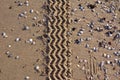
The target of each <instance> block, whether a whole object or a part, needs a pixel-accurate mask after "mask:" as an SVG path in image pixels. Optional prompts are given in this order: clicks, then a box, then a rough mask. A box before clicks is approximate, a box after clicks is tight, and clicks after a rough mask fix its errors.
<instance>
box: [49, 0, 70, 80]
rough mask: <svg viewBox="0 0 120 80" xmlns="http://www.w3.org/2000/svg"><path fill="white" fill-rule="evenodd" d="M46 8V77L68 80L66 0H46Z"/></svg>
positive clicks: (52, 79)
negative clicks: (47, 49)
mask: <svg viewBox="0 0 120 80" xmlns="http://www.w3.org/2000/svg"><path fill="white" fill-rule="evenodd" d="M48 9H49V22H48V28H49V33H48V36H49V38H50V42H49V43H48V48H49V51H48V57H49V62H48V79H49V80H68V79H69V78H68V72H69V67H68V61H69V58H68V56H67V55H68V54H69V53H68V52H70V51H69V48H68V41H69V39H68V37H67V32H68V0H48ZM69 80H70V79H69Z"/></svg>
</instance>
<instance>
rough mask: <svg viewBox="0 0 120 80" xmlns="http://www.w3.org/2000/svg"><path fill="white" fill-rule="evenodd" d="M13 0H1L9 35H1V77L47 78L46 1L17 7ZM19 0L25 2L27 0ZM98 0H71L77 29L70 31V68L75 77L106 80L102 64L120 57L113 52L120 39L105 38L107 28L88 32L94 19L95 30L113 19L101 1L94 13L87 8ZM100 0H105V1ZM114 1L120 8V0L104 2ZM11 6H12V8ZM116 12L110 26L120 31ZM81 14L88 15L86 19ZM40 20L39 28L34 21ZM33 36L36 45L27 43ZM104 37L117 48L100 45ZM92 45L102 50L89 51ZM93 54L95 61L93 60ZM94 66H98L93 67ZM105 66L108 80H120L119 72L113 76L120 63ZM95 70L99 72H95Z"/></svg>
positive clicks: (0, 17) (1, 28)
mask: <svg viewBox="0 0 120 80" xmlns="http://www.w3.org/2000/svg"><path fill="white" fill-rule="evenodd" d="M14 1H15V0H1V1H0V34H2V32H5V33H6V34H7V35H8V37H7V38H3V36H2V35H0V80H24V78H25V76H29V77H30V80H46V77H47V74H46V73H45V69H46V68H45V67H46V59H45V55H46V53H44V52H45V51H46V39H44V37H43V35H44V34H45V32H44V30H46V26H45V25H43V22H44V21H43V19H45V17H44V14H47V12H46V11H45V9H43V8H42V6H43V5H44V4H45V2H46V0H34V1H32V0H29V3H30V5H29V6H28V7H27V6H17V3H14ZM16 1H17V0H16ZM20 1H21V2H24V1H25V0H20ZM95 1H96V0H70V1H69V2H70V13H71V10H72V9H75V8H76V9H77V11H75V12H74V14H73V15H69V16H70V19H71V20H72V22H71V23H70V25H69V26H70V28H71V29H72V28H73V27H75V28H76V30H75V31H72V32H71V33H72V35H71V36H70V39H71V40H72V43H71V45H70V49H71V50H72V56H71V63H72V65H71V69H72V79H73V80H104V72H103V71H101V70H100V67H99V63H100V62H101V61H106V60H110V61H112V62H114V59H115V58H117V59H119V57H117V56H114V55H113V52H114V51H118V50H119V49H120V43H119V44H118V43H117V45H116V43H115V42H117V41H113V40H112V38H113V37H106V36H105V32H107V30H103V31H102V32H97V31H93V35H92V36H91V34H90V32H89V29H90V28H89V27H88V26H87V24H88V23H90V22H91V21H93V22H94V24H95V26H94V29H95V28H96V27H102V28H103V25H106V24H107V21H109V20H111V19H112V14H111V13H106V12H104V11H102V10H101V5H100V4H97V7H95V12H91V10H90V9H88V8H87V7H86V3H91V4H94V3H95ZM101 1H102V2H105V0H101ZM112 1H113V2H115V5H117V8H119V7H120V2H118V0H111V1H108V2H106V3H105V5H107V6H108V5H110V4H111V3H112ZM79 4H81V5H82V6H83V7H84V8H85V10H84V11H80V10H79V6H78V5H79ZM118 6H119V7H118ZM10 7H12V8H11V9H9V8H10ZM30 9H33V10H34V11H38V12H39V13H38V14H36V13H35V12H34V13H29V10H30ZM23 11H27V18H20V19H18V15H19V14H20V13H21V12H23ZM96 13H99V15H98V16H97V15H96ZM115 13H117V19H116V20H115V21H114V22H111V25H113V26H116V27H118V29H117V30H120V22H119V21H120V11H118V10H116V11H115ZM35 16H37V17H38V19H37V20H32V18H33V17H35ZM82 17H85V19H83V18H82ZM102 17H105V18H106V21H105V22H104V23H100V22H98V18H102ZM76 18H77V19H80V21H79V22H78V23H74V19H76ZM38 21H41V22H42V23H41V24H42V26H39V27H38V25H36V26H34V27H33V26H32V24H33V23H35V24H36V23H38ZM24 25H27V26H29V27H30V29H29V30H26V31H24V30H22V29H23V27H24ZM81 27H82V28H84V29H85V31H84V33H83V34H82V35H81V36H77V33H78V31H79V29H80V28H81ZM112 30H113V29H112ZM114 35H115V34H114ZM39 36H42V37H43V40H39V39H37V37H39ZM17 37H19V38H21V41H19V42H15V39H16V38H17ZM87 37H91V38H92V40H91V41H83V42H81V43H80V44H75V43H74V41H75V39H80V38H87ZM30 38H32V39H33V40H34V41H35V42H36V44H35V45H31V44H29V43H25V41H26V40H28V39H30ZM103 39H105V40H106V41H107V42H111V43H112V45H110V46H112V47H115V50H107V49H104V48H99V47H98V42H97V41H98V40H103ZM86 43H87V44H89V45H90V47H89V48H85V45H86ZM8 45H11V47H10V48H9V47H8ZM93 47H98V48H99V50H98V51H97V52H92V53H89V50H90V49H92V48H93ZM7 51H10V53H12V57H10V58H8V56H7V55H6V52H7ZM103 53H106V54H109V55H111V56H112V57H111V58H110V59H106V58H104V57H102V55H103ZM16 56H20V58H19V59H15V57H16ZM76 57H77V59H76ZM90 57H91V58H92V60H94V61H95V62H93V61H92V60H91V58H90ZM81 60H87V62H86V63H84V62H81V63H79V62H80V61H81ZM91 63H94V64H91ZM36 65H39V67H40V72H36V71H35V70H34V67H35V66H36ZM91 65H92V66H91ZM93 65H96V66H95V67H93ZM83 66H85V70H82V68H83ZM105 67H106V68H107V69H108V73H107V75H108V76H109V79H108V80H120V77H119V76H120V75H118V77H115V76H114V74H115V73H116V72H120V66H118V65H117V64H115V70H113V66H111V65H105ZM94 70H95V71H96V72H95V73H94ZM92 72H93V74H92ZM91 74H92V76H93V78H95V79H86V77H90V76H91ZM96 76H100V78H99V79H98V78H97V77H96Z"/></svg>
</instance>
